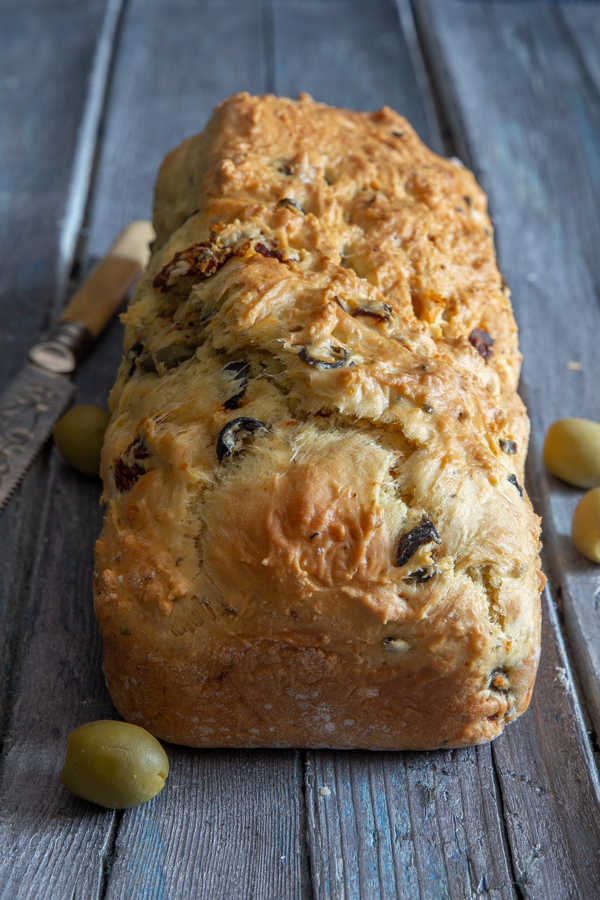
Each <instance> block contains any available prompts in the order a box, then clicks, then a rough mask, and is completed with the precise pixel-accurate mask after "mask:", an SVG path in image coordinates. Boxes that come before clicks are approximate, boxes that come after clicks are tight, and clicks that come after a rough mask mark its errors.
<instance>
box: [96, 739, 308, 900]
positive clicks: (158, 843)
mask: <svg viewBox="0 0 600 900" xmlns="http://www.w3.org/2000/svg"><path fill="white" fill-rule="evenodd" d="M167 750H168V753H169V761H170V765H171V773H170V775H169V778H168V780H167V786H166V787H165V789H164V790H163V791H162V793H161V794H160V795H159V796H158V797H156V798H155V799H154V800H153V801H152V802H151V803H149V804H147V805H146V806H143V807H141V808H140V809H137V810H127V811H125V813H124V816H123V820H122V822H121V826H120V829H119V834H118V838H117V844H116V858H115V863H114V866H113V868H112V871H111V873H110V878H109V881H108V891H107V894H106V898H107V900H138V898H140V900H141V898H144V900H159V898H160V900H162V898H164V897H170V898H178V897H181V898H184V897H194V898H207V900H230V898H234V897H235V898H237V897H239V898H246V897H252V898H254V900H272V898H279V897H281V898H286V900H288V898H289V900H294V898H300V897H301V896H302V878H303V873H302V859H301V848H302V836H301V833H300V828H301V821H302V820H301V807H300V804H301V796H302V785H301V779H302V771H301V768H300V767H299V765H298V762H299V752H297V751H265V750H262V751H261V750H239V751H231V750H204V751H203V750H189V749H187V748H185V747H175V746H169V745H167Z"/></svg>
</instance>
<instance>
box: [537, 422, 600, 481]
mask: <svg viewBox="0 0 600 900" xmlns="http://www.w3.org/2000/svg"><path fill="white" fill-rule="evenodd" d="M544 462H545V463H546V465H547V466H548V468H549V469H550V471H551V472H553V473H554V475H558V477H559V478H562V479H563V481H568V483H569V484H574V485H575V486H576V487H582V488H592V487H596V486H598V485H600V423H598V422H591V421H590V420H589V419H559V421H558V422H554V423H553V424H552V425H551V426H550V428H549V429H548V433H547V434H546V440H545V441H544Z"/></svg>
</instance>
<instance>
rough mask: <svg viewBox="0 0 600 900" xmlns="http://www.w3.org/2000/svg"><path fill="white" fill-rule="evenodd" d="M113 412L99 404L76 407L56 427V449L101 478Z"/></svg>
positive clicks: (65, 457)
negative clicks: (108, 427) (105, 440)
mask: <svg viewBox="0 0 600 900" xmlns="http://www.w3.org/2000/svg"><path fill="white" fill-rule="evenodd" d="M109 422H110V413H109V412H107V411H106V410H105V409H100V407H99V406H88V405H86V404H82V405H80V406H74V407H73V408H72V409H70V410H69V412H68V413H67V414H66V415H64V416H63V417H62V419H59V420H58V422H57V423H56V425H55V426H54V432H53V433H54V443H55V444H56V449H57V450H58V452H59V453H60V455H61V456H62V458H63V459H64V460H65V462H68V463H69V465H70V466H73V468H74V469H77V471H78V472H83V474H84V475H91V477H92V478H98V477H99V475H100V451H101V450H102V443H103V441H104V432H105V431H106V429H107V426H108V423H109Z"/></svg>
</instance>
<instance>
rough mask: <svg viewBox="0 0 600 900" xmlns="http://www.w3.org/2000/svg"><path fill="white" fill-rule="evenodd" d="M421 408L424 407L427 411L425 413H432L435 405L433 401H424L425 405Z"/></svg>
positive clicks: (424, 410)
mask: <svg viewBox="0 0 600 900" xmlns="http://www.w3.org/2000/svg"><path fill="white" fill-rule="evenodd" d="M421 409H422V410H423V412H425V413H432V412H433V406H432V405H431V403H424V404H423V406H422V407H421Z"/></svg>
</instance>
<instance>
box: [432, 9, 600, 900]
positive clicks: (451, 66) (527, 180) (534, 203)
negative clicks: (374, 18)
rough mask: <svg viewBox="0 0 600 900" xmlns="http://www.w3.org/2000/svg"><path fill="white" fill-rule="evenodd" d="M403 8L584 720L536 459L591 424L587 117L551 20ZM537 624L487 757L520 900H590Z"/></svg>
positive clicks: (566, 495)
mask: <svg viewBox="0 0 600 900" xmlns="http://www.w3.org/2000/svg"><path fill="white" fill-rule="evenodd" d="M417 9H418V13H419V22H420V25H421V29H422V34H423V36H424V40H425V43H426V46H427V47H428V55H429V59H430V62H431V65H432V68H433V70H434V71H435V72H436V74H437V83H438V87H439V89H440V92H441V93H442V96H443V97H444V99H445V107H446V109H447V110H448V112H449V116H450V120H451V125H452V129H453V135H454V136H455V138H456V141H457V144H458V146H459V153H460V155H461V156H462V157H463V158H464V159H465V161H466V162H469V163H470V164H471V165H473V167H474V168H475V171H476V173H477V174H478V176H479V178H480V179H481V180H482V181H483V183H484V186H485V188H486V190H487V191H488V193H489V196H490V205H491V211H492V215H493V216H494V220H495V223H496V239H497V243H498V246H499V256H500V264H501V268H502V270H503V271H504V273H505V274H506V277H507V280H508V283H509V285H510V286H511V288H512V290H513V301H514V307H515V314H516V317H517V320H518V323H519V327H520V335H521V347H522V350H523V354H524V367H523V381H522V385H523V386H522V391H523V393H524V395H525V397H526V400H527V404H528V407H529V411H530V415H531V418H532V442H531V450H530V466H529V476H528V482H527V483H528V489H529V491H530V494H532V496H533V499H534V503H535V505H536V508H537V509H538V510H540V511H542V512H543V513H544V542H545V544H546V548H547V549H546V553H545V557H544V558H545V569H546V572H547V574H548V575H549V576H550V577H551V582H552V583H553V584H554V585H555V586H556V590H557V592H558V591H560V592H561V593H562V601H563V609H564V615H565V622H566V625H567V631H568V635H569V637H570V639H571V645H572V647H573V650H574V656H573V658H574V660H575V662H576V663H577V664H578V667H579V669H580V672H581V674H582V677H583V681H584V684H585V685H586V687H587V694H586V696H587V699H588V701H589V702H590V712H591V713H592V715H593V716H594V718H595V720H596V721H598V710H599V706H598V693H597V688H595V692H594V691H592V690H590V684H593V683H594V682H595V678H596V674H597V671H598V670H597V669H596V670H595V671H594V666H595V665H596V660H597V653H598V650H597V648H598V647H599V646H600V632H599V623H598V619H597V616H595V615H594V614H590V608H593V604H594V597H595V596H597V595H598V590H599V588H600V572H599V570H598V568H597V567H594V566H593V565H592V564H590V563H587V562H586V561H585V560H583V558H582V557H581V556H579V554H577V552H576V551H575V549H574V548H573V547H572V544H571V541H570V537H569V532H570V518H571V512H572V509H573V506H574V504H575V502H576V501H577V499H578V498H579V497H580V496H581V492H579V491H575V490H574V489H571V488H568V487H567V486H561V485H559V483H558V480H557V479H553V478H552V477H550V476H549V475H548V474H547V473H546V472H545V470H544V467H543V463H542V461H541V445H542V441H543V435H544V433H545V431H546V429H547V427H548V425H549V424H550V423H551V422H552V421H554V420H555V419H558V418H561V417H564V416H568V415H580V416H585V417H588V418H595V419H598V418H600V404H599V398H598V392H597V383H598V376H599V374H600V364H599V360H598V355H597V351H596V340H595V335H597V334H598V333H599V327H600V307H599V306H598V302H597V285H598V283H599V276H600V271H599V261H598V257H597V250H596V251H595V250H594V247H596V248H597V246H598V240H599V238H600V227H599V223H598V219H597V214H596V211H597V207H598V200H599V199H600V198H599V197H598V192H599V190H600V184H598V180H597V171H595V170H594V168H593V165H592V162H593V159H594V155H593V154H594V152H596V151H597V148H598V147H599V146H600V106H599V104H598V101H597V97H596V96H595V94H594V93H593V91H591V90H590V85H589V81H588V79H587V78H586V77H585V73H583V72H582V69H581V63H580V59H579V58H578V55H577V54H576V53H574V52H573V48H572V46H571V43H570V42H569V41H567V40H565V34H564V28H563V25H562V19H561V12H560V10H557V8H556V7H554V6H552V5H546V4H539V3H528V4H502V3H494V2H491V3H487V2H486V3H477V2H462V0H443V2H438V0H419V3H418V5H417ZM594 148H595V149H594ZM570 362H576V363H578V364H579V365H580V366H581V369H577V370H575V369H573V368H569V367H568V366H567V363H570ZM551 612H552V610H551V608H550V609H549V613H548V615H547V618H548V621H547V622H546V623H545V625H544V629H545V646H544V653H543V657H542V664H541V667H540V674H539V676H538V682H537V685H536V689H535V692H534V699H533V701H532V708H531V710H530V712H529V713H528V714H527V715H526V716H525V717H523V719H521V720H520V721H519V722H518V723H516V724H515V725H514V726H512V727H511V728H509V729H507V732H506V734H505V736H504V737H503V738H502V739H500V740H499V741H497V742H496V743H495V744H494V756H495V759H496V760H497V762H498V775H499V784H500V788H501V791H502V796H503V800H504V804H505V810H506V822H507V831H508V836H509V840H510V845H511V849H512V852H513V857H514V865H515V871H516V874H517V877H518V880H519V884H520V889H521V890H522V892H523V895H524V896H525V897H528V898H530V897H531V898H534V897H539V898H542V897H547V896H552V897H565V898H566V897H572V896H594V895H595V894H597V893H598V890H599V889H600V869H599V866H598V858H597V846H598V840H599V838H600V834H599V822H600V816H599V810H598V783H597V773H596V771H595V767H594V765H593V759H592V755H591V752H590V747H589V743H588V742H587V741H586V740H585V729H584V727H583V725H582V722H581V714H580V711H579V707H578V703H577V698H576V696H575V693H574V690H573V686H572V680H571V679H570V678H568V677H567V676H566V675H565V672H564V671H563V670H565V669H566V668H567V664H566V663H564V664H563V662H564V661H563V662H561V658H560V633H559V629H558V625H557V622H556V618H555V617H553V616H552V615H551ZM594 612H595V611H594ZM594 654H595V656H594ZM534 800H535V802H534Z"/></svg>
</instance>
